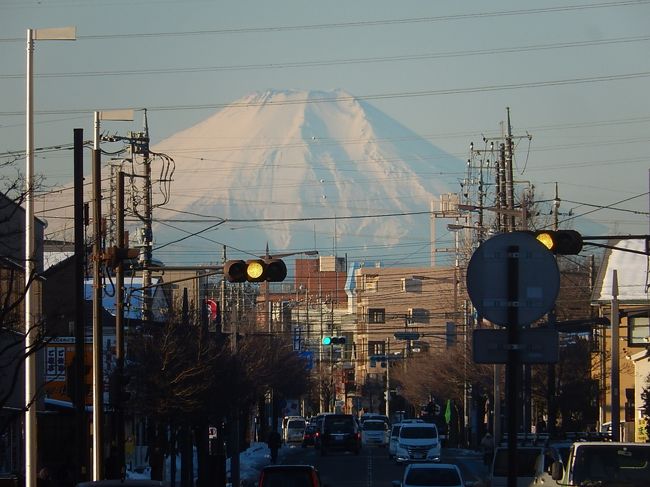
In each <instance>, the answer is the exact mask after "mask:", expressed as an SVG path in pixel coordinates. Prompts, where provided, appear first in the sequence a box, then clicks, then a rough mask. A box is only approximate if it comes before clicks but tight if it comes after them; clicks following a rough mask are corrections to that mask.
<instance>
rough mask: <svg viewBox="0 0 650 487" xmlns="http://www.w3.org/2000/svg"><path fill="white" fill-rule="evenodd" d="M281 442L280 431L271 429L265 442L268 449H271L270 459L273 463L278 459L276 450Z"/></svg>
mask: <svg viewBox="0 0 650 487" xmlns="http://www.w3.org/2000/svg"><path fill="white" fill-rule="evenodd" d="M281 442H282V438H281V437H280V433H278V432H277V431H271V432H270V433H269V439H268V441H267V444H268V445H269V450H271V461H272V462H273V463H276V462H277V461H278V450H279V449H280V443H281Z"/></svg>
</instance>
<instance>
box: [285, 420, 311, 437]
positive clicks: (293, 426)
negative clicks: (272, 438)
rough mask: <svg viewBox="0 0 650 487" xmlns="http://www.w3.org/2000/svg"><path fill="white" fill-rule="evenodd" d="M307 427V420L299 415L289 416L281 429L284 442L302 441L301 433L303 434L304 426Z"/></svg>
mask: <svg viewBox="0 0 650 487" xmlns="http://www.w3.org/2000/svg"><path fill="white" fill-rule="evenodd" d="M306 427H307V421H305V419H304V418H301V417H293V418H289V420H288V421H287V424H286V426H285V428H284V430H283V434H284V438H282V439H283V440H284V442H285V443H292V442H296V443H298V442H302V440H303V435H304V434H305V428H306Z"/></svg>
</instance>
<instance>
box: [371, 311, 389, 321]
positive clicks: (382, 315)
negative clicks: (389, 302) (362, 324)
mask: <svg viewBox="0 0 650 487" xmlns="http://www.w3.org/2000/svg"><path fill="white" fill-rule="evenodd" d="M368 323H386V310H385V309H384V308H368Z"/></svg>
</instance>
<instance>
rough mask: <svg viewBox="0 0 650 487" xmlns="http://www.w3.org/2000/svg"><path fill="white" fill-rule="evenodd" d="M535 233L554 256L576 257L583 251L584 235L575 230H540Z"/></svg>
mask: <svg viewBox="0 0 650 487" xmlns="http://www.w3.org/2000/svg"><path fill="white" fill-rule="evenodd" d="M533 233H534V236H535V238H536V239H537V240H538V241H539V242H540V243H541V244H542V245H544V247H546V248H547V249H548V250H550V251H551V252H553V253H554V254H560V255H576V254H579V253H580V252H581V251H582V235H581V234H580V233H579V232H576V231H575V230H538V231H536V232H533Z"/></svg>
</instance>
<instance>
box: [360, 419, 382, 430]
mask: <svg viewBox="0 0 650 487" xmlns="http://www.w3.org/2000/svg"><path fill="white" fill-rule="evenodd" d="M363 429H364V431H384V423H383V421H366V422H365V423H363Z"/></svg>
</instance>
